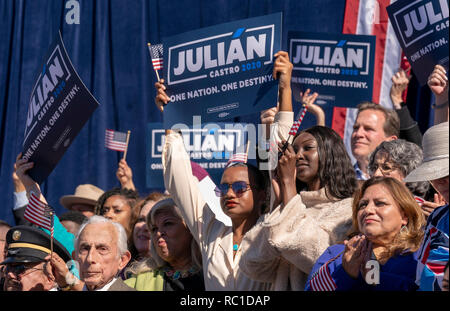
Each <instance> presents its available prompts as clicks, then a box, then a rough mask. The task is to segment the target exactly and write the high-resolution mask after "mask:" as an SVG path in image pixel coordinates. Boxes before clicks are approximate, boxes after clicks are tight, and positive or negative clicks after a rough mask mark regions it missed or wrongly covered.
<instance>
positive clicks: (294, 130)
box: [289, 106, 308, 136]
mask: <svg viewBox="0 0 450 311" xmlns="http://www.w3.org/2000/svg"><path fill="white" fill-rule="evenodd" d="M306 110H308V107H307V106H305V107H304V108H303V110H302V113H301V115H300V117H299V118H298V120H297V121H295V122H294V124H292V127H291V130H290V131H289V135H292V136H295V134H297V132H298V129H299V128H300V124H302V121H303V118H304V117H305V114H306Z"/></svg>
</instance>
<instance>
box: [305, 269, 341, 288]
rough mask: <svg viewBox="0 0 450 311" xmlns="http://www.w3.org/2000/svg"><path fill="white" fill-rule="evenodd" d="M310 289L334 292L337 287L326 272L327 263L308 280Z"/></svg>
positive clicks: (328, 272)
mask: <svg viewBox="0 0 450 311" xmlns="http://www.w3.org/2000/svg"><path fill="white" fill-rule="evenodd" d="M310 284H311V289H312V290H313V291H335V290H336V288H337V286H336V283H335V282H334V280H333V278H332V277H331V274H330V271H329V270H328V263H325V264H324V265H323V266H322V267H320V269H319V270H318V271H317V272H316V273H315V274H314V276H313V277H312V278H311V280H310Z"/></svg>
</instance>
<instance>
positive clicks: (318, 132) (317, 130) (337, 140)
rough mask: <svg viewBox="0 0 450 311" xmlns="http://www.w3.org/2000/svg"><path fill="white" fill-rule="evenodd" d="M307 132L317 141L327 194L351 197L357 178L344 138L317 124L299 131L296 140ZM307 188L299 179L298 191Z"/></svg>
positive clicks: (322, 182) (339, 197)
mask: <svg viewBox="0 0 450 311" xmlns="http://www.w3.org/2000/svg"><path fill="white" fill-rule="evenodd" d="M305 132H306V133H309V134H311V135H312V136H313V137H314V138H315V139H316V141H317V153H318V155H319V170H318V175H319V180H320V187H321V188H322V187H325V190H326V193H327V196H329V195H331V197H333V198H337V199H345V198H349V197H351V196H352V195H353V193H354V192H355V190H356V188H357V180H356V174H355V170H354V169H353V166H352V162H351V160H350V157H349V156H348V153H347V151H346V150H345V146H344V142H343V141H342V138H341V137H340V136H339V135H338V134H337V133H336V132H335V131H334V130H332V129H331V128H329V127H325V126H320V125H316V126H313V127H310V128H308V129H306V130H303V131H301V132H299V133H297V135H295V137H294V141H295V139H296V138H297V137H298V136H299V135H300V134H301V133H305ZM306 188H307V186H306V184H305V183H303V182H301V181H300V180H298V179H297V192H299V191H301V190H305V189H306ZM331 197H329V198H330V199H332V198H331Z"/></svg>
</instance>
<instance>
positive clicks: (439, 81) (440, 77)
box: [427, 65, 448, 97]
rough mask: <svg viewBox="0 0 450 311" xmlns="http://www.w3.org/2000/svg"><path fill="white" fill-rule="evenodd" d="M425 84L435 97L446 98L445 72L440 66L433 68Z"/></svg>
mask: <svg viewBox="0 0 450 311" xmlns="http://www.w3.org/2000/svg"><path fill="white" fill-rule="evenodd" d="M427 84H428V86H429V87H430V89H431V91H432V92H433V93H434V95H436V97H440V96H445V97H447V96H448V78H447V72H446V71H445V69H444V67H442V66H441V65H436V66H435V67H434V70H433V72H432V73H431V74H430V76H429V77H428V82H427Z"/></svg>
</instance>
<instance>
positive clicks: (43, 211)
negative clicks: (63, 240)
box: [23, 192, 55, 238]
mask: <svg viewBox="0 0 450 311" xmlns="http://www.w3.org/2000/svg"><path fill="white" fill-rule="evenodd" d="M54 215H55V212H54V211H53V209H52V208H51V207H50V206H49V205H48V204H45V203H44V202H42V201H41V200H39V198H38V197H37V196H36V195H35V194H34V192H31V194H30V200H29V202H28V205H27V207H26V209H25V213H24V215H23V217H24V218H25V219H26V220H28V221H29V222H31V223H33V224H35V225H38V226H39V227H42V228H44V229H47V230H49V231H50V232H51V236H52V238H53V216H54Z"/></svg>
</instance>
